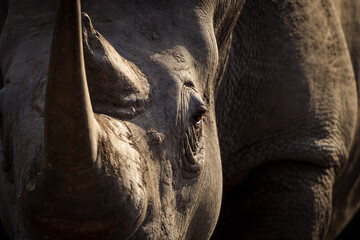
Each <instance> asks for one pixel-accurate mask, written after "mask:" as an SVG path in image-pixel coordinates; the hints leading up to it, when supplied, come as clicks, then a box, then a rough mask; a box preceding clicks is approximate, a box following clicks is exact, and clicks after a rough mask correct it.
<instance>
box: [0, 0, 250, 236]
mask: <svg viewBox="0 0 360 240" xmlns="http://www.w3.org/2000/svg"><path fill="white" fill-rule="evenodd" d="M242 4H243V2H242V1H235V0H234V1H232V0H227V1H223V0H222V1H218V0H209V1H201V0H195V1H190V0H189V1H187V0H186V1H165V0H164V1H162V0H159V1H145V0H139V1H132V0H131V1H130V0H129V1H125V0H124V1H110V0H87V1H83V6H82V8H81V11H82V12H84V14H83V15H82V20H83V24H82V26H83V27H81V24H80V9H79V4H78V1H73V0H61V1H59V2H58V3H57V1H55V0H51V1H49V0H21V1H15V0H9V1H6V0H2V1H0V10H1V15H0V16H1V22H0V23H1V25H0V26H1V29H0V30H1V38H0V66H1V69H2V74H3V77H4V84H5V85H4V87H3V88H2V89H1V90H0V113H1V114H0V116H1V144H0V146H1V151H0V164H1V170H0V203H1V204H0V215H1V220H2V222H3V223H4V226H5V228H6V230H7V232H8V233H9V235H10V237H11V238H12V239H128V238H130V239H209V238H210V235H211V233H212V232H213V230H214V228H215V224H216V221H217V219H218V215H219V211H220V204H221V196H222V174H221V169H222V167H221V162H220V150H219V144H218V140H217V139H218V137H217V129H216V123H215V110H214V109H215V106H214V86H215V85H216V84H217V81H218V79H219V77H220V75H221V73H222V72H223V68H224V67H225V62H226V58H227V53H228V49H229V47H230V33H231V31H232V28H233V26H234V24H235V21H236V19H237V17H238V14H239V13H240V8H241V6H242ZM57 7H58V9H59V11H58V13H56V12H57V11H56V9H57ZM55 22H56V24H55ZM54 29H55V30H54ZM83 53H84V54H83ZM83 56H84V57H83ZM84 63H85V64H84Z"/></svg>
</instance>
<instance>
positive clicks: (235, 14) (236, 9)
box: [214, 0, 245, 88]
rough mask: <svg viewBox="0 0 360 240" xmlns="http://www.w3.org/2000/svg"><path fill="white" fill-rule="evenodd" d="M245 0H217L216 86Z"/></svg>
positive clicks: (223, 68)
mask: <svg viewBox="0 0 360 240" xmlns="http://www.w3.org/2000/svg"><path fill="white" fill-rule="evenodd" d="M244 3H245V0H226V1H223V0H219V1H218V3H217V7H216V9H215V12H214V32H215V37H216V41H217V47H218V50H219V64H218V66H219V68H218V69H217V76H216V81H215V88H216V87H217V86H218V84H219V82H220V80H221V78H222V76H223V74H224V71H225V69H226V63H227V59H228V56H229V52H230V48H231V34H232V31H233V30H234V27H235V24H236V22H237V19H238V18H239V15H240V12H241V9H242V7H243V5H244Z"/></svg>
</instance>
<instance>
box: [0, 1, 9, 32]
mask: <svg viewBox="0 0 360 240" xmlns="http://www.w3.org/2000/svg"><path fill="white" fill-rule="evenodd" d="M8 11H9V3H8V0H0V35H1V32H2V29H3V27H4V25H5V21H6V18H7V15H8Z"/></svg>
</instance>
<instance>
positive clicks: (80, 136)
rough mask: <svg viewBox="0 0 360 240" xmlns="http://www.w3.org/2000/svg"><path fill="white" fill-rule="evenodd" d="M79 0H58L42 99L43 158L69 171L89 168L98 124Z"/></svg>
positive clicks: (95, 146)
mask: <svg viewBox="0 0 360 240" xmlns="http://www.w3.org/2000/svg"><path fill="white" fill-rule="evenodd" d="M80 13H81V11H80V0H76V1H74V0H60V1H59V7H58V12H57V18H56V23H55V29H54V36H53V42H52V48H51V55H50V63H49V72H48V83H47V90H46V98H45V131H44V143H45V153H46V155H45V157H46V159H47V161H48V162H49V164H50V165H54V167H56V165H59V164H60V165H61V166H64V167H65V166H66V169H68V170H75V171H76V170H81V169H88V168H91V166H92V165H93V162H94V161H95V159H96V155H97V135H98V134H97V133H98V128H99V127H98V124H97V122H96V120H95V118H94V113H93V110H92V106H91V101H90V96H89V91H88V86H87V80H86V73H85V66H84V57H83V43H82V31H81V14H80Z"/></svg>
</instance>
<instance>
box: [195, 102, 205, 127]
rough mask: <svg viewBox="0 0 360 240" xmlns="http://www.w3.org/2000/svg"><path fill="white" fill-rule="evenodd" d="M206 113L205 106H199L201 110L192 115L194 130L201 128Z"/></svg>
mask: <svg viewBox="0 0 360 240" xmlns="http://www.w3.org/2000/svg"><path fill="white" fill-rule="evenodd" d="M206 112H207V108H206V107H205V106H201V108H200V109H199V110H198V112H196V114H195V115H194V128H195V129H200V128H201V127H202V122H203V118H204V115H205V113H206Z"/></svg>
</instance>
